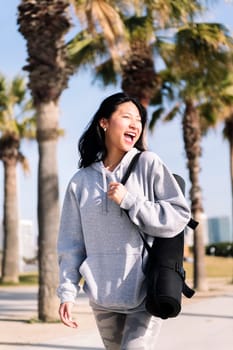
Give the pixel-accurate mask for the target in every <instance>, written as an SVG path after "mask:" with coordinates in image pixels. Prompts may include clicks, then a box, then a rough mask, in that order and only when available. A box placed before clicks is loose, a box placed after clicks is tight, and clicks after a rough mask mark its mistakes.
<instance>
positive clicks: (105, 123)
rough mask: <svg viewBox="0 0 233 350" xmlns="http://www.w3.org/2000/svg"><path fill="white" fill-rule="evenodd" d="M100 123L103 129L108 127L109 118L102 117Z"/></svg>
mask: <svg viewBox="0 0 233 350" xmlns="http://www.w3.org/2000/svg"><path fill="white" fill-rule="evenodd" d="M99 125H100V127H101V128H102V129H106V127H107V119H106V118H102V119H100V121H99Z"/></svg>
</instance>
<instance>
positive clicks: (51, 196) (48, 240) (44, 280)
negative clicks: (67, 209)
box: [37, 102, 59, 322]
mask: <svg viewBox="0 0 233 350" xmlns="http://www.w3.org/2000/svg"><path fill="white" fill-rule="evenodd" d="M58 116H59V110H58V106H57V104H56V103H54V102H49V103H41V104H40V105H39V106H38V117H37V139H38V144H39V168H38V172H39V173H38V221H39V223H38V226H39V242H38V245H39V294H38V306H39V307H38V312H39V319H40V320H42V321H46V322H47V321H54V320H56V319H57V318H58V313H57V310H58V298H57V296H56V287H57V285H58V264H57V257H56V242H57V232H58V223H59V190H58V175H57V174H58V171H57V154H56V152H57V135H58V131H57V124H58ZM48 122H49V125H50V127H49V128H48Z"/></svg>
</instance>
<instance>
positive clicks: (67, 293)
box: [57, 182, 86, 303]
mask: <svg viewBox="0 0 233 350" xmlns="http://www.w3.org/2000/svg"><path fill="white" fill-rule="evenodd" d="M75 188H76V184H74V183H72V182H71V183H70V184H69V186H68V188H67V191H66V194H65V198H64V202H63V208H62V214H61V221H60V229H59V235H58V242H57V252H58V264H59V279H60V282H59V286H58V288H57V295H58V297H59V298H60V300H61V303H64V302H67V301H71V302H74V301H75V298H76V296H77V293H78V291H79V286H78V283H79V281H80V279H81V275H80V273H79V267H80V265H81V263H82V262H83V260H84V259H85V256H86V253H85V246H84V240H83V234H82V227H81V220H80V212H79V207H78V202H77V199H76V196H75Z"/></svg>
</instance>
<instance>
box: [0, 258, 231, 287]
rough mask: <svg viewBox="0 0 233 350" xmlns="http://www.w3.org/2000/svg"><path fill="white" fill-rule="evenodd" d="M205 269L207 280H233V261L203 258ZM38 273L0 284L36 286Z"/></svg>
mask: <svg viewBox="0 0 233 350" xmlns="http://www.w3.org/2000/svg"><path fill="white" fill-rule="evenodd" d="M184 269H185V271H186V277H187V279H192V278H193V263H190V262H184ZM205 269H206V275H207V277H208V278H227V279H230V280H233V259H232V258H223V257H216V256H207V255H206V256H205ZM37 284H38V273H37V272H33V273H23V274H21V275H20V277H19V283H18V284H12V283H4V284H3V283H0V286H1V285H4V286H6V285H17V286H18V285H37Z"/></svg>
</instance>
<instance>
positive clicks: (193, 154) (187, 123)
mask: <svg viewBox="0 0 233 350" xmlns="http://www.w3.org/2000/svg"><path fill="white" fill-rule="evenodd" d="M183 138H184V145H185V151H186V156H187V167H188V171H189V178H190V182H191V189H190V199H191V211H192V215H193V217H194V219H195V220H196V221H198V222H199V225H198V226H197V228H196V229H195V231H194V276H193V280H194V288H196V289H197V290H199V291H206V290H207V281H206V274H205V246H204V237H203V236H204V222H203V221H204V220H203V217H204V210H203V206H202V193H201V187H200V183H199V173H200V156H201V145H200V144H201V132H200V121H199V115H198V113H197V110H196V109H195V106H194V104H193V101H191V100H189V101H186V110H185V113H184V117H183Z"/></svg>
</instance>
